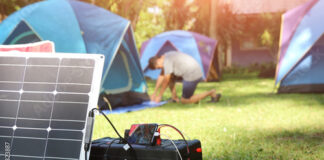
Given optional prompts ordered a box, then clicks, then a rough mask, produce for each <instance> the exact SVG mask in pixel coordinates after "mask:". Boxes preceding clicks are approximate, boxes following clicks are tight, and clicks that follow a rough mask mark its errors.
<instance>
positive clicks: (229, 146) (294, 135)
mask: <svg viewBox="0 0 324 160" xmlns="http://www.w3.org/2000/svg"><path fill="white" fill-rule="evenodd" d="M148 85H149V87H150V90H149V92H150V93H151V92H152V90H153V86H154V83H153V82H149V84H148ZM177 86H178V89H177V91H178V94H179V95H180V93H181V85H180V84H178V85H177ZM213 88H214V89H216V90H218V91H220V92H221V93H222V95H223V97H222V99H221V101H220V102H219V103H207V101H208V100H204V101H202V102H200V103H199V104H192V105H182V104H176V103H169V104H166V105H164V106H161V107H157V108H153V109H146V110H142V111H137V112H132V113H125V114H112V115H109V117H110V119H111V121H113V123H114V124H115V126H116V128H117V129H118V131H119V132H120V133H121V134H122V135H123V132H124V130H125V129H128V128H129V127H130V125H131V124H133V123H161V124H162V123H167V124H172V125H174V126H176V127H177V128H179V129H180V130H182V131H183V132H184V133H185V134H186V135H187V136H189V137H190V138H191V139H199V140H200V141H201V143H202V148H203V157H204V159H205V160H216V159H240V160H241V159H289V160H291V159H312V160H313V159H324V95H323V94H281V95H277V94H275V92H274V81H273V79H259V78H257V77H256V74H246V75H234V74H226V75H224V76H223V80H222V81H221V82H212V83H201V84H199V86H198V88H197V90H196V93H201V92H203V91H205V90H209V89H213ZM168 96H170V93H169V91H168V92H167V95H165V97H164V98H165V99H167V98H168ZM162 131H163V132H165V134H168V135H171V136H172V137H173V138H174V139H180V137H179V136H178V135H177V134H176V133H175V132H174V131H172V130H168V129H165V130H162ZM93 134H94V136H93V139H98V138H101V137H106V136H110V137H117V136H116V134H115V133H114V131H113V129H112V128H111V127H110V126H109V125H108V124H107V122H106V121H105V119H104V118H103V117H102V116H97V118H96V122H95V128H94V132H93ZM162 138H163V137H162Z"/></svg>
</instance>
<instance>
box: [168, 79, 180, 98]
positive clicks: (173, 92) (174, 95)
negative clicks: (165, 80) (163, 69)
mask: <svg viewBox="0 0 324 160" xmlns="http://www.w3.org/2000/svg"><path fill="white" fill-rule="evenodd" d="M175 85H176V78H175V77H172V78H171V80H170V83H169V88H170V91H171V98H172V99H173V100H176V101H177V102H178V101H179V98H178V96H177V90H176V87H175Z"/></svg>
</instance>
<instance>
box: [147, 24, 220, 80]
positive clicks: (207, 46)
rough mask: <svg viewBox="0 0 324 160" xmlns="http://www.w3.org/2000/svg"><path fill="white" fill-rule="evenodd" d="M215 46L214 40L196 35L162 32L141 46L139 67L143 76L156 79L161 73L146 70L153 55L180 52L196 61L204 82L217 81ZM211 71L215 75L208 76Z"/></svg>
mask: <svg viewBox="0 0 324 160" xmlns="http://www.w3.org/2000/svg"><path fill="white" fill-rule="evenodd" d="M216 46H217V41H216V40H213V39H210V38H208V37H206V36H203V35H200V34H198V33H194V32H188V31H182V30H175V31H168V32H164V33H161V34H159V35H157V36H155V37H153V38H151V39H149V40H147V41H145V42H144V43H143V44H142V48H141V66H142V69H143V70H144V75H145V76H148V77H150V78H151V79H157V77H158V76H159V74H160V72H161V71H160V70H150V69H148V68H147V67H148V61H149V59H150V58H151V57H153V56H155V55H162V54H164V53H166V52H168V51H180V52H183V53H186V54H188V55H190V56H192V57H193V58H194V59H195V60H197V62H198V63H199V65H200V66H201V69H202V71H203V73H204V75H203V76H204V77H203V78H204V79H205V80H207V79H208V80H210V81H215V80H219V78H220V77H219V76H220V74H219V69H218V64H219V63H218V61H213V60H215V59H216V60H217V59H218V58H217V53H216ZM213 67H216V68H213ZM211 71H216V73H217V74H210V72H211ZM211 76H213V77H211Z"/></svg>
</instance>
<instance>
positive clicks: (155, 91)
mask: <svg viewBox="0 0 324 160" xmlns="http://www.w3.org/2000/svg"><path fill="white" fill-rule="evenodd" d="M163 79H164V71H163V69H162V71H161V74H160V75H159V77H158V79H157V80H156V84H155V88H154V92H153V94H152V95H151V100H153V101H154V100H155V98H156V94H157V93H158V90H159V88H160V87H161V84H162V82H163Z"/></svg>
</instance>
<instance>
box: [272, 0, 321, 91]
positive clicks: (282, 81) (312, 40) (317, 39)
mask: <svg viewBox="0 0 324 160" xmlns="http://www.w3.org/2000/svg"><path fill="white" fill-rule="evenodd" d="M323 7H324V1H319V0H310V1H309V2H307V3H305V4H303V5H301V6H299V7H297V8H295V9H293V10H291V11H288V12H287V13H285V14H284V15H283V23H282V32H281V42H280V43H281V44H280V49H279V62H278V65H277V73H276V84H277V85H278V86H279V88H278V92H279V93H292V92H301V93H315V92H324V89H323V88H324V70H323V69H324V36H323V33H324V22H323V21H322V20H321V19H322V17H323V16H324V13H323V12H322V9H323Z"/></svg>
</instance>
